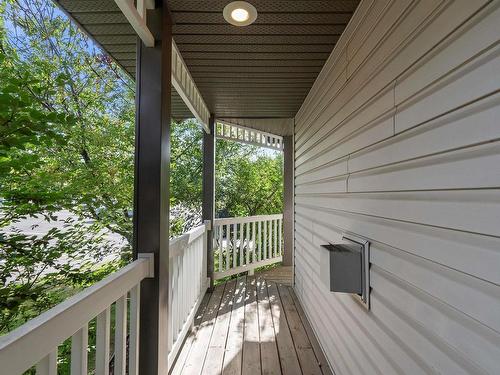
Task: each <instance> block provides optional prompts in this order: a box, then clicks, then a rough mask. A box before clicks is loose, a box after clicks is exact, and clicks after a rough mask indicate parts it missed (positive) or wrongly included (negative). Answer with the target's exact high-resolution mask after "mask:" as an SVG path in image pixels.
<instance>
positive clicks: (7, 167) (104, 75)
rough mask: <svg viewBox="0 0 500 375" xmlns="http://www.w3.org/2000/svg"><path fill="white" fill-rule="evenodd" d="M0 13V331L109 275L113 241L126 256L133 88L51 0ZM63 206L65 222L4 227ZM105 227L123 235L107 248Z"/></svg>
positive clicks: (4, 7)
mask: <svg viewBox="0 0 500 375" xmlns="http://www.w3.org/2000/svg"><path fill="white" fill-rule="evenodd" d="M0 13H1V17H0V19H1V20H2V21H1V22H2V24H1V25H0V205H1V206H0V230H1V234H0V259H1V262H0V279H1V280H2V285H1V286H0V332H1V331H5V330H9V329H11V328H14V327H15V326H16V325H18V324H20V323H22V322H24V321H26V320H27V319H30V318H31V317H33V316H35V315H37V314H38V313H40V312H41V311H43V310H45V309H47V308H49V307H51V306H53V305H54V304H56V303H58V302H59V301H60V300H61V299H63V298H64V297H65V296H67V295H69V294H71V293H73V292H74V291H75V290H79V289H81V288H82V287H84V286H86V285H89V284H91V283H92V282H95V281H96V280H98V279H100V278H102V277H103V276H105V275H106V274H108V273H109V272H111V271H112V270H113V269H115V268H116V267H117V266H118V263H117V262H111V263H106V264H105V265H103V266H102V267H96V264H99V262H100V261H101V260H102V259H103V257H104V256H108V255H109V252H110V251H111V250H114V252H115V253H116V252H117V250H119V252H121V253H122V254H124V255H125V257H124V260H126V258H127V256H128V254H129V253H130V251H129V250H130V239H131V232H132V231H131V228H132V221H131V211H132V190H133V148H134V137H133V135H134V91H133V85H132V83H131V79H130V77H128V76H127V75H126V74H124V73H123V72H122V71H121V70H120V69H119V68H118V67H117V66H116V65H115V64H114V63H113V62H112V61H111V60H110V59H109V58H108V57H106V56H105V55H103V54H102V53H101V52H100V51H99V50H97V49H96V48H95V47H94V46H93V44H92V43H91V42H90V41H89V40H88V39H87V37H86V36H85V35H84V34H82V33H81V32H80V31H78V29H77V28H76V26H74V25H72V24H71V23H70V21H69V20H68V19H67V17H66V16H64V15H63V14H62V13H61V12H60V11H59V10H57V8H56V7H55V6H54V4H52V2H46V1H42V0H30V1H24V0H23V1H21V0H16V1H13V0H9V1H8V2H2V3H1V5H0ZM61 210H69V211H70V212H72V213H73V218H72V219H70V220H68V221H66V222H65V223H64V226H63V228H62V229H61V228H59V229H58V228H54V229H51V230H49V231H48V232H47V233H45V234H43V235H27V234H24V233H19V232H16V231H15V230H13V229H12V228H13V226H15V224H16V222H18V221H19V220H23V219H25V218H28V217H34V216H35V215H36V216H38V217H40V215H41V216H42V217H44V218H45V221H47V222H55V221H57V220H58V217H57V215H58V212H60V211H61ZM89 219H90V220H91V221H92V224H88V221H89ZM108 233H117V234H120V235H121V236H122V237H123V238H125V239H126V240H127V241H125V242H124V243H123V244H124V246H122V248H121V249H117V246H118V245H117V244H116V243H114V244H113V247H114V249H113V248H112V246H111V245H112V244H111V243H110V242H109V241H108V239H109V238H108V236H107V234H108ZM107 259H108V258H107ZM108 260H109V259H108Z"/></svg>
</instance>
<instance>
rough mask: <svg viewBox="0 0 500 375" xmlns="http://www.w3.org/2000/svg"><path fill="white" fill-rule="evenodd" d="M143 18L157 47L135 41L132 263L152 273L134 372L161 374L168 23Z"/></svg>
mask: <svg viewBox="0 0 500 375" xmlns="http://www.w3.org/2000/svg"><path fill="white" fill-rule="evenodd" d="M164 4H165V2H164ZM147 19H148V28H149V29H150V30H151V32H152V33H153V35H154V37H155V40H156V41H157V42H156V45H155V47H154V48H147V47H145V46H144V44H143V43H142V42H141V41H140V40H138V42H137V75H136V141H135V142H136V148H135V150H136V151H135V153H136V155H135V191H134V258H136V257H137V254H138V253H153V254H154V262H155V263H154V265H155V271H154V278H153V279H145V280H144V281H143V282H142V284H141V308H140V347H139V348H140V349H139V373H140V374H141V375H167V373H168V364H167V354H168V332H167V330H168V327H167V322H168V319H167V316H168V314H169V311H168V266H169V265H168V259H169V164H170V117H171V115H170V111H171V104H170V90H171V61H172V59H171V55H172V23H171V20H170V14H169V12H168V11H167V9H166V7H165V5H164V6H163V8H158V9H155V10H152V11H149V12H148V17H147Z"/></svg>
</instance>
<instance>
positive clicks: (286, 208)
mask: <svg viewBox="0 0 500 375" xmlns="http://www.w3.org/2000/svg"><path fill="white" fill-rule="evenodd" d="M283 146H284V147H283V152H284V155H283V164H284V171H283V249H284V251H283V265H284V266H293V257H294V255H293V253H294V241H293V237H294V235H293V223H294V199H293V196H294V160H293V158H294V156H293V155H294V153H293V147H294V144H293V136H292V135H286V136H284V137H283Z"/></svg>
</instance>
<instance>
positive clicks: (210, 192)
mask: <svg viewBox="0 0 500 375" xmlns="http://www.w3.org/2000/svg"><path fill="white" fill-rule="evenodd" d="M208 126H209V128H210V134H208V133H207V132H205V131H204V132H203V212H202V218H203V220H210V223H211V227H213V222H214V218H215V117H214V115H211V116H210V122H209V124H208ZM207 276H208V277H210V289H212V288H213V286H214V257H213V239H212V231H211V230H210V231H209V232H208V236H207Z"/></svg>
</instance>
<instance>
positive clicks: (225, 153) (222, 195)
mask: <svg viewBox="0 0 500 375" xmlns="http://www.w3.org/2000/svg"><path fill="white" fill-rule="evenodd" d="M202 138H203V133H202V130H201V129H200V126H199V124H198V123H197V122H196V121H194V120H191V121H184V122H173V123H172V137H171V139H172V162H171V175H170V183H171V198H170V204H171V206H172V207H175V206H176V205H183V206H184V207H187V208H188V212H189V213H190V214H191V215H194V216H196V217H197V218H198V222H200V217H201V204H202V178H203V177H202V174H203V153H202ZM215 148H216V154H215V155H216V158H215V170H216V172H215V174H216V183H215V190H216V191H215V201H216V216H217V217H235V216H252V215H266V214H275V213H281V212H282V210H283V156H282V154H281V153H280V152H277V151H269V150H266V149H263V148H259V147H256V146H250V145H246V144H241V143H237V142H233V141H226V140H222V139H220V140H217V142H216V147H215ZM186 220H187V218H185V217H180V218H178V219H177V220H174V221H173V223H172V231H173V233H174V234H180V233H182V232H183V231H185V230H186V229H187V228H186V226H185V225H184V224H185V221H186Z"/></svg>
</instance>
